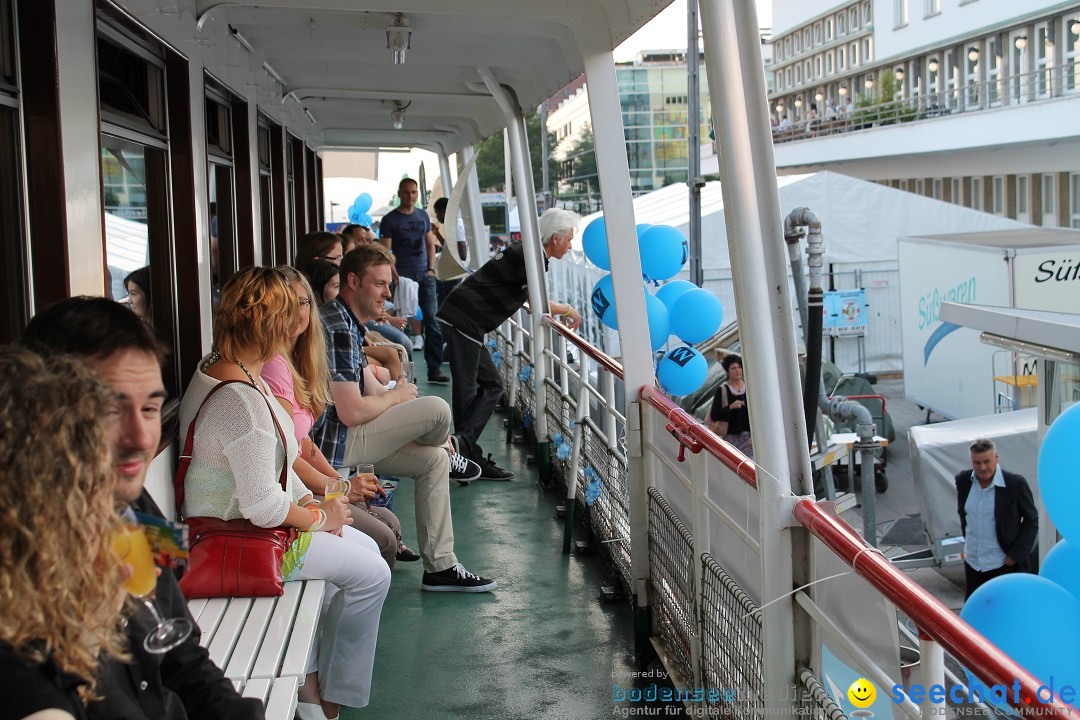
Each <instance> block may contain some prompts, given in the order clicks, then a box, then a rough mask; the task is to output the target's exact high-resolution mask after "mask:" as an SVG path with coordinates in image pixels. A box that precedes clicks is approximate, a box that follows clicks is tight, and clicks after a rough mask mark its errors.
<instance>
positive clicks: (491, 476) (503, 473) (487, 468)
mask: <svg viewBox="0 0 1080 720" xmlns="http://www.w3.org/2000/svg"><path fill="white" fill-rule="evenodd" d="M512 477H514V473H512V472H510V471H509V470H504V469H503V468H501V467H499V466H498V465H496V464H495V461H494V460H492V459H491V453H488V456H487V460H485V461H484V462H483V463H481V465H480V479H481V480H509V479H510V478H512Z"/></svg>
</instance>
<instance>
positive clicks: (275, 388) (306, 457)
mask: <svg viewBox="0 0 1080 720" xmlns="http://www.w3.org/2000/svg"><path fill="white" fill-rule="evenodd" d="M278 271H279V272H280V273H281V274H282V275H284V276H285V278H286V279H287V280H288V281H289V284H290V285H292V289H293V290H294V291H295V292H296V296H297V298H298V300H299V304H300V321H299V323H298V324H297V326H296V328H295V329H294V330H293V334H292V338H291V344H290V346H289V347H287V348H285V352H284V353H279V354H278V355H275V356H274V357H273V358H272V359H271V360H270V361H269V362H268V363H266V366H265V367H264V368H263V371H262V377H263V380H265V381H266V384H267V385H269V386H270V390H271V392H273V393H274V396H275V397H276V398H277V399H278V402H280V403H281V405H282V407H284V408H285V409H286V410H287V411H288V412H289V413H290V414H291V415H292V419H293V425H294V426H295V430H296V439H297V442H298V443H299V444H300V452H299V454H298V455H297V456H296V461H295V462H294V463H293V470H295V471H296V474H297V475H299V476H300V479H301V480H302V481H303V482H304V485H306V486H307V488H308V489H309V490H311V492H313V493H315V494H316V495H322V494H323V491H324V490H325V489H326V481H327V480H332V479H334V478H336V477H337V471H336V470H334V468H332V467H331V466H330V463H329V462H327V460H326V458H325V457H324V456H323V454H322V453H321V452H320V451H319V448H318V447H317V446H316V445H315V444H314V443H312V442H311V438H310V437H309V434H310V432H311V427H312V426H313V425H314V424H315V419H316V418H318V417H319V416H320V415H322V413H323V410H325V409H326V406H327V405H328V404H329V403H330V367H329V365H327V362H326V338H325V336H324V334H323V328H322V323H321V322H318V321H316V322H311V311H312V308H313V307H314V294H313V292H312V289H311V286H310V285H309V284H308V281H307V278H306V277H304V275H303V274H301V273H300V272H298V271H297V270H296V269H295V268H292V267H289V266H288V265H282V266H280V267H278ZM377 494H383V495H385V492H384V491H383V489H382V488H381V487H379V484H378V482H377V481H371V482H370V483H365V482H363V481H360V480H358V479H357V478H354V479H353V486H352V491H351V492H350V493H349V503H350V505H349V510H350V513H351V515H352V520H353V522H352V525H353V527H354V528H356V529H357V530H359V531H360V532H362V533H364V534H365V535H368V536H369V537H371V539H372V540H374V541H375V542H376V543H378V545H379V551H380V552H381V553H382V556H383V559H384V560H386V564H387V565H389V566H390V569H391V570H393V569H394V566H395V564H396V563H397V561H398V560H405V561H412V560H419V559H420V556H419V555H417V554H416V553H414V552H413V551H412V550H410V549H409V548H408V547H406V546H405V544H404V543H403V542H402V541H401V523H400V522H399V521H398V519H397V516H396V515H394V513H392V512H390V511H389V510H387V509H386V508H383V507H378V506H373V505H371V504H370V503H369V501H370V500H372V499H373V498H374V497H375V496H376V495H377Z"/></svg>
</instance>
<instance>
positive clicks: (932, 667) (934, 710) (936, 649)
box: [919, 630, 945, 720]
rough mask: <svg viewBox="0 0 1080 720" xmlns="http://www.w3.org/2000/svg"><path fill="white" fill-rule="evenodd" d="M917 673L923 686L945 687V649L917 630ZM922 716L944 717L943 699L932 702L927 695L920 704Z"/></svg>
mask: <svg viewBox="0 0 1080 720" xmlns="http://www.w3.org/2000/svg"><path fill="white" fill-rule="evenodd" d="M919 674H920V676H921V679H922V685H923V687H926V688H929V687H933V686H935V685H938V686H940V687H945V650H944V648H942V647H941V645H940V644H939V643H937V642H935V641H934V639H933V638H931V637H930V636H929V635H927V634H926V633H924V632H922V631H921V630H920V631H919ZM920 708H921V709H922V716H923V717H924V718H927V719H928V720H929V718H943V717H945V699H944V698H942V699H941V702H934V701H933V700H931V699H930V696H929V695H928V696H927V698H926V699H925V700H923V701H922V703H921V704H920Z"/></svg>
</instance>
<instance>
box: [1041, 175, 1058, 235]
mask: <svg viewBox="0 0 1080 720" xmlns="http://www.w3.org/2000/svg"><path fill="white" fill-rule="evenodd" d="M1054 180H1055V178H1054V174H1053V173H1044V174H1043V176H1042V224H1043V225H1048V226H1055V225H1057V202H1056V200H1057V183H1056V182H1054Z"/></svg>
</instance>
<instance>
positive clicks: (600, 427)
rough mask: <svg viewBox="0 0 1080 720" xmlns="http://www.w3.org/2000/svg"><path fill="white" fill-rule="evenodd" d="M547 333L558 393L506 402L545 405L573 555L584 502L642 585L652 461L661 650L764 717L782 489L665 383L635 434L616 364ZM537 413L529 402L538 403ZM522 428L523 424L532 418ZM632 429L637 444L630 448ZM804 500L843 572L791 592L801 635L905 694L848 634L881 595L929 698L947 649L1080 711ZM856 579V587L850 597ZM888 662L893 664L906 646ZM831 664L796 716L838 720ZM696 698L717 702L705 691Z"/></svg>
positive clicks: (799, 678) (721, 706) (808, 519)
mask: <svg viewBox="0 0 1080 720" xmlns="http://www.w3.org/2000/svg"><path fill="white" fill-rule="evenodd" d="M542 328H543V331H544V332H546V333H549V334H550V337H549V339H550V340H551V342H549V343H547V347H549V348H551V349H550V350H547V351H545V358H544V360H543V362H548V363H550V365H549V370H550V371H549V372H546V375H545V378H546V379H545V385H546V387H545V388H543V389H542V390H538V389H537V388H535V387H534V386H533V384H532V383H528V382H520V378H519V377H518V376H517V375H514V374H513V373H512V372H509V373H504V375H503V377H504V380H505V381H506V382H507V385H506V389H507V392H508V393H510V392H511V386H513V392H514V394H516V395H517V396H518V397H521V396H522V395H523V394H524V395H527V394H529V393H532V394H533V397H534V398H535V397H537V395H538V393H542V394H543V395H544V398H545V402H544V403H543V404H544V405H545V406H546V409H545V412H546V413H547V418H548V423H549V427H548V429H549V433H550V437H549V438H546V439H541V438H538V440H541V441H546V442H548V443H549V444H550V447H551V452H552V454H553V455H554V456H555V458H554V461H555V463H554V464H555V468H556V472H557V474H558V475H559V476H560V477H561V478H562V479H563V480H564V481H565V483H566V491H567V498H568V514H567V526H566V535H565V541H564V551H568V550H569V540H570V536H571V534H572V533H573V521H574V516H573V508H574V506H575V505H578V506H579V507H581V508H583V512H584V513H585V514H586V516H587V517H586V522H587V524H588V526H589V527H590V528H591V529H592V531H593V533H594V535H595V537H596V539H597V540H599V541H600V544H602V545H603V546H604V547H606V548H607V549H608V551H609V553H610V556H611V559H612V561H613V565H614V566H615V568H616V570H617V572H618V574H619V576H620V577H621V579H622V582H623V584H624V585H625V586H626V588H628V589H629V588H631V587H633V582H632V578H631V574H630V557H631V552H632V550H633V548H631V546H630V539H629V537H630V536H629V514H628V507H629V502H630V499H629V497H628V491H627V477H626V461H627V452H628V447H629V448H630V449H631V450H632V451H633V452H640V453H641V454H642V456H643V458H644V460H645V463H644V466H645V472H646V476H647V478H646V479H647V481H648V486H649V488H648V493H647V495H648V496H647V498H646V499H645V501H646V502H647V503H648V513H647V518H648V530H649V532H648V547H647V548H642V549H641V550H640V551H643V552H647V553H648V554H649V558H650V561H651V563H650V577H649V578H648V598H649V606H650V607H651V609H652V635H653V642H654V644H656V645H657V647H658V649H659V651H660V654H661V657H662V658H663V659H664V661H665V664H666V665H667V669H668V671H669V675H670V677H671V678H672V680H673V681H674V682H675V683H676V684H677V686H678V687H679V688H681V689H683V690H686V695H685V697H686V699H687V701H688V702H689V703H691V704H693V705H695V706H697V707H698V708H699V709H701V710H704V711H707V712H709V713H710V714H714V713H715V714H721V715H724V716H731V717H739V718H754V717H760V716H761V708H762V707H763V697H764V695H763V693H764V691H765V688H764V684H763V673H762V664H763V659H764V657H765V653H766V652H767V649H766V648H765V647H764V645H763V642H762V614H761V610H760V607H761V603H762V598H761V597H759V592H760V587H761V576H760V574H761V572H762V570H761V567H760V565H761V562H760V544H759V540H760V533H761V526H760V524H759V522H758V517H757V515H758V509H757V492H756V488H757V486H758V483H759V482H775V479H774V478H771V477H769V476H768V475H767V474H764V473H763V471H762V470H761V469H759V468H758V467H757V466H755V464H754V463H753V461H751V460H749V459H747V458H745V457H743V456H742V455H741V454H740V453H739V452H738V451H737V450H735V448H733V447H732V446H730V445H728V444H727V443H725V442H724V441H722V440H721V439H720V438H718V437H717V436H716V435H714V434H713V433H712V432H711V431H709V430H708V429H707V428H706V427H705V426H704V425H702V424H701V423H700V422H698V421H697V420H696V419H694V418H693V417H692V416H691V415H689V414H688V413H686V412H685V411H683V410H682V409H681V408H679V407H678V406H677V405H675V403H674V402H672V401H671V400H670V399H669V398H668V397H667V396H666V395H664V394H663V393H662V392H661V391H660V390H658V389H657V388H655V387H648V386H647V387H642V388H641V389H640V391H639V395H640V398H641V400H642V402H641V404H640V406H637V405H635V407H640V414H641V418H640V427H638V425H637V424H636V423H635V422H633V420H634V418H631V419H630V420H631V421H630V422H628V419H627V418H626V417H625V416H624V415H623V413H622V412H620V411H619V409H618V407H617V405H616V396H615V384H616V381H617V380H619V379H621V377H622V368H621V366H620V364H619V363H618V361H616V360H615V359H614V358H611V357H610V356H608V355H606V354H604V353H603V352H601V351H599V350H597V349H596V348H595V347H593V346H592V345H590V344H589V343H588V342H586V341H585V340H583V339H582V338H580V337H579V336H577V335H576V334H575V333H574V332H572V331H570V330H568V329H567V328H566V327H565V326H563V325H562V324H561V323H560V322H559V321H558V320H557V319H554V318H552V317H551V316H544V318H543V324H542ZM527 345H528V343H527V331H526V329H525V327H523V323H521V322H519V321H518V320H515V321H508V322H507V323H506V324H505V325H504V326H503V327H502V328H501V329H500V330H499V332H498V333H497V339H496V346H497V348H499V347H501V348H505V349H506V350H505V351H506V352H508V353H510V355H509V357H510V360H511V362H518V361H521V362H525V361H528V360H530V358H529V357H528V354H527V352H526V351H525V348H526V347H527ZM515 348H516V350H515ZM571 350H572V351H573V352H570V351H571ZM506 357H507V356H504V362H505V361H506ZM515 380H518V382H516V383H515ZM533 403H534V404H533V406H535V400H534V401H533ZM524 406H529V402H528V400H526V401H525V403H524ZM519 407H520V406H519ZM517 417H518V418H519V419H520V418H521V417H522V413H521V412H520V410H519V411H518V415H517ZM627 432H628V433H629V434H630V435H631V437H629V438H627V439H626V441H625V442H624V441H623V440H622V436H623V434H624V433H627ZM557 434H558V435H559V436H560V437H557V438H556V435H557ZM556 439H557V440H558V442H555V440H556ZM687 451H689V453H687ZM702 451H704V452H702ZM687 466H688V469H687ZM583 486H584V487H583ZM790 500H791V508H792V509H791V513H790V514H791V518H792V520H791V521H792V525H794V526H796V527H799V526H801V527H802V528H805V530H806V531H807V533H808V536H809V537H810V538H811V544H812V545H813V547H812V548H811V549H810V551H811V552H813V553H817V555H815V557H818V561H817V562H815V563H812V564H813V565H815V566H816V565H819V564H820V565H821V566H822V567H823V568H825V570H822V571H820V572H828V563H829V562H831V563H833V564H834V565H839V566H840V568H841V569H842V570H843V571H842V572H840V573H838V574H832V575H828V576H818V577H813V578H812V579H811V580H810V584H809V585H807V586H805V587H803V588H799V589H797V590H795V591H793V592H792V598H793V600H794V606H795V608H796V623H797V624H800V623H801V624H805V625H808V626H809V627H811V628H812V635H813V637H814V643H815V644H816V645H822V646H828V647H829V648H832V649H833V650H832V651H833V652H834V654H838V655H843V656H845V657H846V658H847V659H848V662H849V663H850V664H851V665H852V667H854V668H857V671H858V672H859V673H861V674H862V676H863V677H866V678H868V679H870V680H871V681H872V682H874V683H875V684H876V685H877V686H878V687H879V688H881V690H879V695H882V696H886V697H887V696H888V694H889V693H888V690H887V689H889V688H892V687H893V686H899V685H901V684H902V678H901V677H900V672H899V666H898V664H896V663H894V664H893V666H892V667H893V669H892V670H888V669H886V667H887V666H889V663H888V662H883V661H882V660H881V658H880V657H878V656H874V654H873V653H872V651H871V650H868V649H867V648H866V647H865V646H864V645H863V644H861V643H860V642H859V639H858V632H859V631H858V628H852V627H851V626H850V625H849V624H847V621H848V618H846V617H845V615H846V614H847V612H846V610H847V609H850V608H852V607H854V606H856V604H858V603H861V602H864V601H865V600H866V599H867V598H869V599H872V600H873V602H874V603H877V604H878V605H880V606H881V607H882V608H884V610H885V611H886V612H885V614H883V615H882V616H881V617H882V618H883V619H885V618H888V619H889V622H891V623H893V624H894V625H895V623H896V614H895V610H897V609H898V610H900V611H902V612H903V613H904V614H905V615H906V616H907V617H908V618H909V622H911V623H913V624H914V625H915V627H917V628H918V633H919V644H920V651H921V662H920V678H919V679H920V681H921V683H922V684H923V686H924V687H930V686H933V685H941V686H943V687H947V685H946V673H945V664H944V659H945V652H946V651H948V652H949V653H950V654H951V655H952V657H953V658H954V659H955V660H956V661H957V662H958V663H960V664H961V665H963V666H964V667H966V668H967V669H969V670H970V671H971V672H972V673H974V674H975V675H976V676H977V677H979V678H980V679H981V680H982V681H984V682H986V683H987V684H988V685H993V684H1007V685H1010V686H1011V684H1012V682H1013V680H1014V679H1015V680H1017V681H1018V682H1019V684H1020V688H1021V697H1022V698H1032V699H1033V700H1032V702H1031V704H1030V705H1027V706H1026V708H1025V709H1027V710H1028V711H1029V712H1030V710H1031V709H1033V708H1038V709H1040V710H1043V709H1044V708H1045V710H1044V712H1046V714H1049V713H1050V712H1057V713H1060V714H1063V715H1064V714H1067V713H1069V712H1070V711H1075V709H1074V708H1072V707H1070V706H1067V705H1065V704H1063V703H1060V702H1055V703H1045V704H1043V703H1041V702H1040V701H1041V698H1038V696H1037V689H1038V687H1039V685H1040V682H1039V681H1038V680H1037V679H1036V678H1035V677H1033V676H1032V675H1030V674H1029V673H1028V672H1027V671H1026V670H1024V669H1023V668H1022V667H1020V666H1019V665H1018V664H1017V663H1015V662H1014V661H1013V660H1012V659H1011V658H1009V657H1008V656H1006V655H1005V654H1004V653H1002V652H1001V651H1000V650H998V649H997V648H995V647H994V646H992V645H991V644H990V643H989V642H988V641H987V640H986V639H985V638H983V637H982V636H981V635H979V634H978V633H977V632H975V631H974V630H973V629H972V628H971V627H970V626H969V625H967V624H966V623H965V622H964V621H962V620H961V619H960V618H959V617H958V616H957V615H956V614H955V613H954V612H953V611H951V610H950V609H948V608H947V607H945V606H944V605H943V604H942V603H941V602H940V601H938V600H937V599H936V598H934V597H933V596H932V595H930V593H929V592H927V591H926V590H925V589H923V588H922V587H921V586H919V585H918V584H917V583H915V582H913V581H912V580H910V579H909V578H908V577H907V576H906V575H904V573H903V572H902V571H900V570H899V569H897V568H896V567H895V566H894V565H893V564H892V563H891V562H890V561H889V560H887V559H886V558H885V557H884V556H882V555H881V554H880V552H878V551H877V550H876V549H874V548H872V547H869V546H868V545H867V544H866V543H865V542H864V541H863V539H862V538H861V537H860V536H859V535H858V534H857V533H856V531H855V530H854V529H853V528H852V527H851V526H850V525H848V524H847V523H846V522H844V521H843V520H842V519H840V518H839V517H838V516H837V515H836V514H835V512H834V511H833V510H832V507H831V505H830V504H829V503H818V502H815V501H813V500H812V499H810V498H796V497H794V496H791V497H790ZM815 572H817V571H815ZM844 576H847V579H846V580H845V577H844ZM844 582H847V583H848V584H845V585H842V586H841V585H840V583H844ZM826 583H832V585H831V587H833V588H837V587H840V588H841V589H840V590H838V591H837V590H834V594H835V595H838V596H839V597H840V602H841V603H842V605H841V606H840V612H838V611H837V605H836V603H835V602H834V603H832V604H830V603H829V600H828V593H827V592H826V593H822V588H826V587H830V585H827V584H826ZM860 593H862V594H861V595H860ZM834 599H835V598H834ZM883 624H887V623H883ZM894 629H895V628H894ZM894 636H895V634H893V635H892V636H891V637H894ZM889 651H891V652H892V653H893V654H894V655H895V654H896V653H898V648H895V647H893V648H889ZM823 663H824V660H823V659H822V657H821V653H815V659H814V661H813V663H812V664H813V665H814V666H813V667H809V666H806V665H800V666H799V667H798V668H797V670H796V672H795V675H796V677H795V678H793V679H794V680H795V682H796V683H797V687H798V688H800V689H801V692H800V693H799V696H798V697H797V698H796V699H794V700H793V704H794V705H797V706H798V707H800V708H801V710H800V712H804V713H806V714H808V715H809V716H812V717H817V718H823V719H825V718H827V719H828V720H840V719H841V718H843V717H844V713H843V710H842V708H841V707H840V705H839V704H838V703H837V702H836V701H835V700H834V699H833V698H832V697H831V696H830V695H829V693H828V692H827V691H826V689H825V685H823V683H822V682H821V681H820V680H819V679H818V678H820V677H826V672H825V668H824V667H823ZM793 665H794V663H793ZM830 682H831V681H830ZM830 689H832V690H834V692H835V691H836V688H830ZM697 690H705V691H707V692H703V693H698V694H697V695H695V694H694V691H697ZM708 691H713V692H711V693H710V692H708ZM695 697H697V698H698V699H697V700H695V699H694V698H695ZM899 709H900V711H901V712H902V713H904V714H906V715H908V716H909V717H912V718H919V717H931V716H934V715H943V714H944V713H945V712H946V708H945V703H944V702H940V703H933V702H931V701H930V700H929V699H928V700H926V701H925V702H923V703H922V704H921V705H916V704H914V703H913V702H912V701H911V700H910V699H908V698H905V699H904V701H903V703H902V704H900V705H899Z"/></svg>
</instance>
